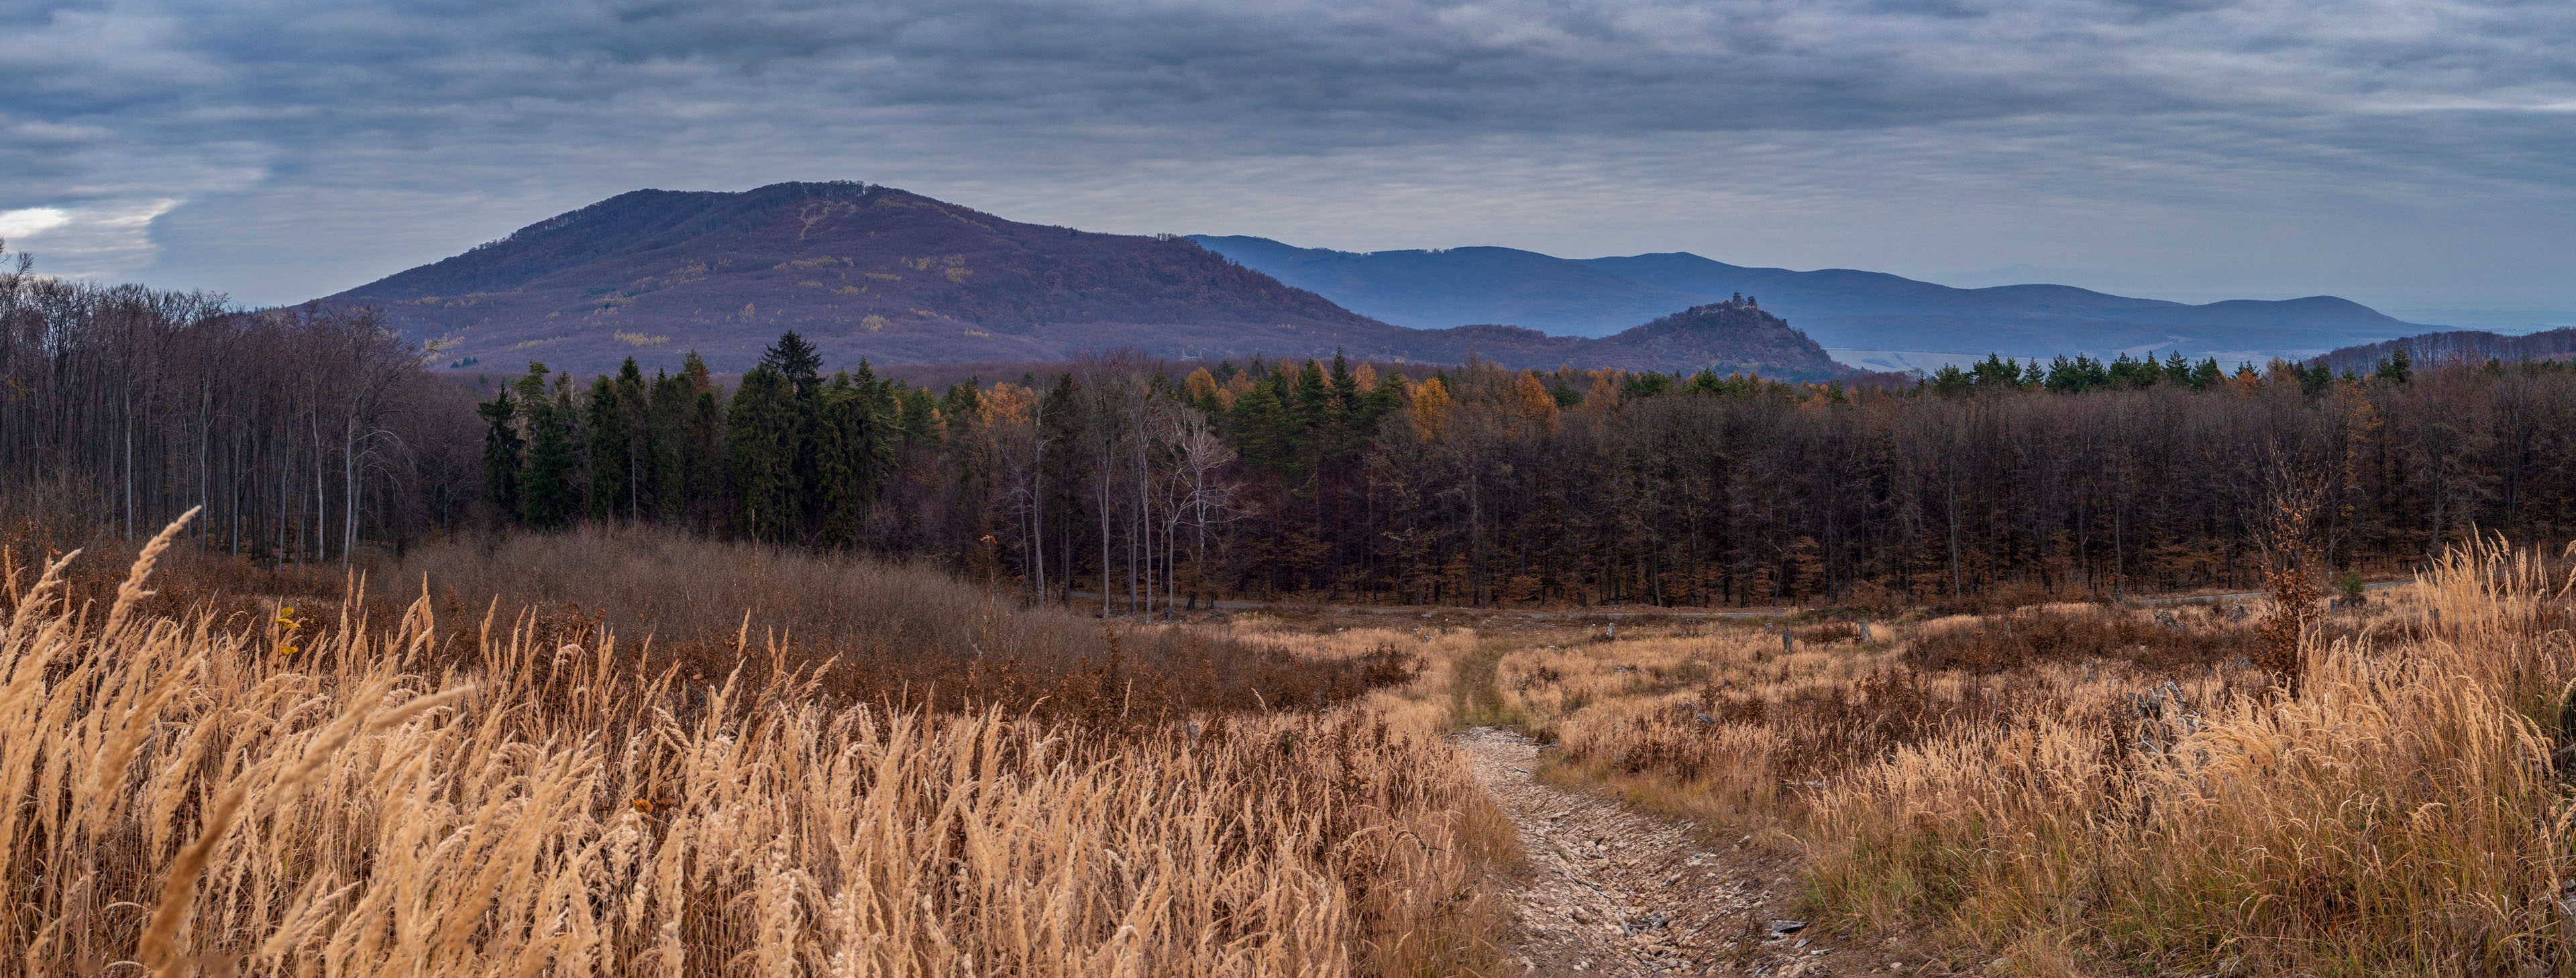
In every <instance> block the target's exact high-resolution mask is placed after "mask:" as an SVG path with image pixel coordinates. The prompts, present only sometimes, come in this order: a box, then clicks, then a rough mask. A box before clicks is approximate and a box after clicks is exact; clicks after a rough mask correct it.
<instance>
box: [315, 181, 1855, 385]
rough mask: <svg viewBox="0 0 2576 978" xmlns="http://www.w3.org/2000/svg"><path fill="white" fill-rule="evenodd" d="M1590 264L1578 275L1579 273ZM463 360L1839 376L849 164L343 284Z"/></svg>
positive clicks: (1777, 333) (535, 234) (1704, 339)
mask: <svg viewBox="0 0 2576 978" xmlns="http://www.w3.org/2000/svg"><path fill="white" fill-rule="evenodd" d="M1587 275H1589V273H1587ZM330 299H332V301H348V304H371V306H381V309H384V314H386V319H389V322H392V324H397V327H399V329H404V332H407V335H412V337H417V340H428V342H435V345H438V347H440V358H443V360H446V363H456V365H482V363H489V365H495V368H518V365H523V363H528V360H544V363H549V365H554V368H559V371H574V373H605V371H616V365H618V363H621V360H626V358H629V355H631V358H636V360H639V363H641V365H644V368H677V365H680V360H683V355H685V353H688V350H698V353H701V355H703V360H706V363H708V365H711V368H714V371H719V373H729V371H742V368H750V363H752V360H755V358H757V350H760V347H762V345H765V342H768V340H770V337H775V335H778V332H786V329H793V332H801V335H804V337H809V340H811V342H814V345H817V347H819V350H822V353H824V355H827V358H832V360H835V363H845V360H858V358H871V360H876V363H961V360H1066V358H1072V355H1077V353H1084V350H1108V347H1139V350H1146V353H1151V355H1164V358H1208V360H1216V358H1229V355H1231V358H1249V355H1273V358H1280V355H1332V353H1337V350H1342V353H1350V355H1360V358H1376V360H1430V363H1461V360H1466V358H1468V355H1479V358H1486V360H1494V363H1504V365H1530V368H1556V365H1569V363H1571V365H1595V368H1602V365H1615V368H1628V371H1680V373H1690V371H1721V373H1728V371H1762V373H1765V376H1772V378H1788V381H1816V378H1829V376H1842V373H1852V371H1847V368H1842V365H1837V363H1834V360H1832V358H1826V353H1824V350H1821V347H1816V345H1814V342H1808V340H1806V337H1803V335H1798V332H1793V329H1788V324H1783V322H1780V319H1777V317H1767V314H1762V311H1759V309H1749V306H1731V309H1734V311H1726V314H1716V311H1695V314H1674V309H1685V306H1692V304H1690V301H1680V299H1672V301H1667V304H1646V306H1638V309H1636V311H1633V317H1631V319H1628V324H1636V322H1643V319H1656V317H1667V314H1672V317H1669V319H1664V322H1659V324H1654V327H1636V329H1628V332H1625V335H1618V337H1607V340H1579V337H1548V335H1543V332H1533V329H1512V327H1468V329H1406V327H1394V324H1386V322H1376V319H1368V317H1360V314H1352V311H1347V309H1342V306H1334V304H1332V301H1327V299H1321V296H1316V293H1311V291H1303V288H1291V286H1283V283H1278V281H1275V278H1270V275H1265V273H1260V270H1252V268H1244V265H1239V263H1231V260H1226V257H1221V255H1216V252H1208V250H1203V247H1198V245H1193V242H1188V239H1177V237H1139V234H1092V232H1079V229H1069V226H1041V224H1018V221H1005V219H997V216H992V214H979V211H971V208H963V206H956V203H943V201H933V198H925V196H917V193H907V190H896V188H881V185H860V183H778V185H768V188H757V190H744V193H677V190H634V193H621V196H616V198H608V201H600V203H592V206H587V208H580V211H572V214H562V216H554V219H546V221H538V224H531V226H526V229H518V232H515V234H510V237H505V239H500V242H489V245H482V247H474V250H469V252H464V255H456V257H448V260H440V263H433V265H420V268H412V270H404V273H399V275H389V278H384V281H376V283H368V286H358V288H350V291H345V293H337V296H330Z"/></svg>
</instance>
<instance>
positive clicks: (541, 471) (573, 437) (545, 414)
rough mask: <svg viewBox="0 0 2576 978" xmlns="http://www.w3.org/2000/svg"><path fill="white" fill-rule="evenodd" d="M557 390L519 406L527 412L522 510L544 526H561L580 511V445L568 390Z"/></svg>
mask: <svg viewBox="0 0 2576 978" xmlns="http://www.w3.org/2000/svg"><path fill="white" fill-rule="evenodd" d="M557 386H558V387H564V388H568V386H569V385H564V384H558V385H557ZM557 393H558V395H560V396H558V397H554V398H547V397H538V398H536V399H534V400H530V401H527V402H525V403H524V404H523V405H522V410H524V411H526V412H527V414H528V467H527V475H526V476H525V477H524V478H522V480H521V484H522V485H523V486H524V487H525V493H526V501H525V502H524V503H523V505H522V510H523V511H524V512H525V513H526V514H527V521H528V522H529V523H531V524H534V525H536V526H541V527H547V528H552V527H558V526H562V525H564V524H565V523H566V522H568V521H570V520H571V519H572V517H573V515H574V514H575V513H579V512H580V511H581V484H580V482H579V481H577V480H578V478H579V476H580V468H581V444H580V442H579V440H578V435H577V433H576V432H575V431H574V426H573V411H572V404H571V398H570V397H569V394H568V390H559V391H558V392H557Z"/></svg>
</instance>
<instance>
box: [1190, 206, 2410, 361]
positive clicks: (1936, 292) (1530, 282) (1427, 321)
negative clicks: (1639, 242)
mask: <svg viewBox="0 0 2576 978" xmlns="http://www.w3.org/2000/svg"><path fill="white" fill-rule="evenodd" d="M1192 240H1195V241H1197V242H1199V243H1200V244H1202V245H1205V246H1207V247H1208V248H1209V249H1211V250H1214V251H1216V252H1218V253H1220V254H1223V255H1225V256H1226V257H1229V258H1232V259H1234V260H1236V261H1239V262H1242V263H1243V264H1245V265H1247V266H1250V267H1252V268H1255V269H1259V270H1261V271H1263V272H1266V273H1269V274H1270V275H1271V276H1272V277H1274V278H1277V279H1278V280H1280V281H1281V282H1284V283H1286V284H1288V285H1291V286H1296V287H1299V288H1304V289H1308V290H1311V291H1313V292H1315V293H1317V294H1319V295H1322V296H1324V297H1325V298H1328V299H1331V300H1333V301H1334V302H1336V303H1338V304H1340V305H1342V306H1343V307H1345V308H1348V309H1351V310H1353V311H1355V312H1358V313H1361V314H1363V315H1368V316H1374V317H1376V318H1378V319H1382V320H1385V321H1387V322H1391V323H1396V324H1400V325H1405V326H1413V327H1417V328H1437V327H1443V326H1453V325H1458V324H1462V323H1474V322H1507V323H1514V324H1517V325H1521V326H1527V327H1531V328H1535V329H1540V330H1545V331H1548V332H1553V333H1569V334H1575V335H1594V336H1597V335H1602V334H1605V333H1608V332H1611V331H1613V330H1616V329H1619V328H1622V327H1624V326H1625V325H1626V324H1628V323H1633V322H1636V321H1638V320H1639V319H1640V318H1643V317H1647V316H1652V315H1655V314H1657V313H1656V312H1655V311H1656V310H1669V309H1673V308H1676V307H1680V306H1687V305H1695V304H1701V303H1707V302H1713V301H1717V300H1719V299H1722V298H1724V297H1726V296H1729V295H1731V294H1735V293H1743V294H1748V295H1753V296H1756V297H1758V298H1760V299H1761V301H1762V307H1763V308H1764V309H1766V310H1769V311H1771V312H1773V313H1776V314H1779V315H1781V316H1784V317H1786V318H1787V319H1788V320H1789V321H1790V322H1792V323H1796V324H1797V325H1798V326H1799V328H1800V329H1802V330H1803V331H1805V332H1806V333H1807V334H1808V335H1810V336H1813V337H1815V338H1816V340H1817V341H1818V342H1820V343H1821V344H1823V345H1824V346H1827V347H1834V348H1852V349H1864V350H1924V351H1944V352H1953V353H1985V352H1989V351H2004V352H2007V353H2012V354H2014V355H2018V356H2042V355H2054V354H2071V353H2077V352H2092V353H2101V354H2107V353H2110V352H2113V351H2118V350H2145V349H2151V348H2152V349H2163V350H2177V349H2179V350H2185V351H2190V352H2202V351H2275V352H2281V353H2284V354H2296V355H2311V354H2315V353H2318V352H2322V351H2324V350H2328V349H2332V348H2334V347H2338V346H2343V345H2346V344H2349V343H2353V342H2356V341H2360V340H2372V339H2381V338H2388V337H2394V336H2398V335H2401V334H2404V333H2407V332H2410V331H2414V330H2417V329H2420V328H2421V327H2416V326H2413V325H2410V324H2408V323H2405V322H2402V321H2399V320H2397V319H2394V318H2391V317H2389V316H2386V315H2383V314H2381V313H2379V312H2377V311H2375V310H2372V309H2370V308H2369V307H2367V306H2363V305H2361V304H2359V303H2356V302H2352V301H2350V300H2346V299H2340V298H2336V297H2333V296H2311V297H2308V298H2304V299H2288V300H2280V301H2264V300H2251V299H2238V300H2229V301H2224V302H2213V303H2208V304H2206V305H2188V304H2185V303H2179V302H2167V301H2163V300H2158V299H2135V298H2128V297H2124V296H2116V295H2108V294H2105V293H2101V292H2094V291H2091V290H2088V289H2079V288H2074V287H2072V286H2064V285H2006V286H1997V287H1993V288H1983V289H1958V288H1951V287H1949V286H1946V285H1938V284H1934V283H1931V282H1921V281H1916V280H1913V279H1908V278H1904V277H1901V276H1896V275H1890V274H1886V273H1884V272H1865V271H1855V270H1851V269H1821V270H1817V271H1810V272H1799V271H1791V270H1789V269H1783V268H1749V267H1745V266H1740V265H1729V264H1726V263H1724V262H1720V261H1713V260H1711V259H1707V258H1703V257H1700V256H1698V255H1694V254H1690V253H1687V252H1665V253H1658V254H1645V255H1630V256H1626V257H1615V258H1588V259H1569V258H1557V257H1554V256H1550V255H1543V254H1539V253H1537V252H1532V251H1522V250H1519V249H1514V248H1494V247H1468V248H1448V249H1442V250H1437V251H1419V250H1416V251H1377V252H1364V253H1363V252H1346V251H1333V250H1329V249H1322V248H1299V247H1295V246H1292V245H1287V244H1282V243H1280V242H1277V241H1273V240H1270V239H1267V238H1253V237H1221V236H1211V235H1196V236H1193V237H1192Z"/></svg>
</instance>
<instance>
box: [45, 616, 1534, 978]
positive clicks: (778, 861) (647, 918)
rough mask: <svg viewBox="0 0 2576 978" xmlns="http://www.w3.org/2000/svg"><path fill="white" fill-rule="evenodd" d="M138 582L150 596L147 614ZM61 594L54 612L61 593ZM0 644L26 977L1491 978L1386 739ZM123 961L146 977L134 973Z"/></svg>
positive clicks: (1435, 788) (779, 683)
mask: <svg viewBox="0 0 2576 978" xmlns="http://www.w3.org/2000/svg"><path fill="white" fill-rule="evenodd" d="M144 569H148V568H138V573H137V574H136V575H135V579H134V580H132V581H130V582H129V583H130V584H131V585H132V586H133V587H134V588H135V589H136V590H138V591H139V590H140V589H141V587H142V586H143V583H144V581H143V579H142V578H143V575H142V573H140V572H139V571H140V570H144ZM42 587H43V586H42V585H40V586H39V590H41V589H42ZM117 624H118V627H116V628H114V629H99V630H84V629H81V628H79V627H77V623H76V622H75V621H74V620H73V619H71V618H69V617H66V615H65V613H64V610H63V609H61V608H59V607H55V606H54V605H52V604H51V603H50V602H47V601H45V600H42V599H31V600H22V601H21V603H20V606H19V609H18V613H17V614H16V615H14V616H13V617H12V618H11V620H10V621H9V623H8V627H7V629H6V631H5V632H0V795H5V797H7V798H9V799H12V800H13V803H12V804H10V805H8V806H5V807H0V872H5V873H6V874H7V878H8V879H9V880H11V881H12V900H11V904H10V906H9V908H8V909H7V910H6V911H5V912H0V960H6V961H8V962H10V965H9V970H13V971H20V972H24V973H30V974H38V973H62V972H68V971H71V970H73V969H74V967H75V966H76V964H78V963H80V962H115V963H118V964H119V965H121V966H126V967H131V966H138V965H140V966H149V970H151V971H152V972H153V973H155V974H161V975H184V974H191V973H196V972H197V971H198V970H199V968H200V963H201V962H224V961H231V960H235V959H238V961H239V966H240V967H241V968H242V969H243V970H245V971H246V972H247V973H250V974H261V975H308V974H311V975H358V974H370V975H371V974H394V973H404V974H420V975H530V974H554V975H573V974H597V975H619V976H625V975H683V974H685V975H704V974H737V973H741V974H780V975H784V974H835V975H966V974H985V973H1011V974H1021V975H1114V974H1125V975H1164V974H1226V975H1269V974H1292V973H1293V974H1300V975H1345V974H1362V973H1430V972H1440V971H1456V970H1461V969H1466V970H1475V969H1478V968H1489V967H1493V966H1495V965H1496V961H1497V959H1496V957H1495V951H1494V947H1493V938H1494V935H1495V927H1496V926H1497V922H1498V921H1499V919H1500V918H1499V916H1498V915H1497V914H1496V913H1495V911H1494V909H1493V908H1492V907H1491V906H1490V904H1489V903H1488V902H1487V900H1486V897H1485V896H1484V894H1483V891H1482V890H1481V889H1480V880H1481V875H1480V874H1481V872H1482V870H1481V869H1480V867H1479V865H1478V864H1477V862H1476V861H1475V860H1474V859H1472V858H1470V856H1469V855H1468V854H1469V853H1470V852H1474V851H1479V850H1481V849H1486V848H1490V840H1483V839H1480V838H1479V834H1480V833H1481V834H1490V833H1492V832H1493V831H1494V830H1495V820H1494V819H1492V818H1491V817H1490V815H1491V813H1490V810H1489V809H1488V808H1487V807H1486V803H1485V802H1484V801H1483V799H1482V798H1481V796H1480V795H1479V794H1478V793H1477V792H1476V790H1475V788H1474V784H1473V781H1472V778H1471V777H1470V776H1469V775H1468V774H1467V773H1466V770H1465V767H1464V765H1463V763H1462V760H1461V758H1460V757H1459V756H1458V755H1457V754H1456V753H1455V752H1454V749H1453V748H1452V747H1450V746H1449V745H1448V744H1447V743H1446V742H1445V741H1444V740H1442V739H1441V738H1439V737H1438V736H1437V735H1436V733H1435V732H1433V731H1432V730H1430V729H1429V728H1428V727H1427V726H1426V727H1413V726H1395V725H1390V724H1389V723H1387V722H1385V721H1384V720H1383V719H1381V718H1379V717H1378V716H1377V715H1375V714H1372V713H1369V712H1367V711H1365V710H1358V709H1346V710H1340V711H1334V712H1326V713H1299V714H1278V715H1261V716H1207V717H1202V718H1201V719H1202V723H1200V724H1199V725H1197V727H1196V728H1194V729H1182V728H1179V727H1174V728H1170V729H1165V730H1149V731H1131V732H1126V733H1122V734H1119V735H1117V736H1109V735H1104V734H1101V733H1098V732H1094V731H1086V730H1084V729H1080V728H1076V727H1068V726H1051V725H1045V724H1040V723H1036V722H1034V721H1030V720H1027V719H1021V718H1015V717H1013V716H1010V715H1006V714H1003V713H1000V712H998V711H986V712H982V713H976V714H967V715H959V714H946V715H925V714H922V713H905V712H897V713H888V712H885V711H882V710H876V709H870V708H866V707H853V708H847V709H834V708H828V707H826V706H823V705H821V704H818V703H816V702H814V701H811V700H809V699H805V698H800V697H799V696H798V695H797V687H796V686H795V685H794V683H795V682H796V679H795V677H793V676H785V677H783V678H776V679H773V680H771V681H770V682H768V683H767V684H766V685H763V686H760V687H751V686H749V685H747V684H746V683H745V682H744V681H742V680H741V679H740V677H739V676H736V677H734V678H731V679H728V678H726V677H721V676H719V677H713V678H711V679H708V680H705V681H703V682H692V681H687V680H682V679H679V678H677V677H674V676H671V675H668V674H665V675H660V676H648V675H645V674H642V673H641V672H640V671H639V670H638V669H637V668H636V664H637V662H638V661H639V660H638V657H637V656H636V655H635V653H634V652H633V651H631V650H626V649H621V648H620V647H619V646H618V644H617V642H616V639H615V637H614V636H613V635H608V636H604V638H603V640H602V641H599V642H597V643H596V646H597V647H595V648H583V647H576V646H552V647H549V646H544V645H539V644H537V643H535V642H534V641H532V635H531V629H530V627H529V624H528V623H527V622H526V621H522V622H521V623H520V625H519V626H517V627H503V628H496V629H491V630H488V631H487V633H486V638H485V639H484V640H483V641H482V643H481V647H480V648H478V649H476V650H474V654H473V655H471V656H467V657H462V658H463V659H464V660H466V661H471V662H474V663H479V664H478V665H474V666H471V667H466V666H449V667H442V669H441V671H439V672H437V673H435V674H431V673H427V672H424V671H422V665H423V664H424V663H428V662H431V661H440V662H454V661H458V660H459V657H454V656H449V657H442V658H434V657H433V651H434V650H432V649H431V648H430V645H431V641H430V639H431V636H432V633H433V629H435V616H434V614H433V612H432V609H431V607H430V605H429V603H428V602H427V601H426V600H424V601H422V602H420V603H417V604H415V605H414V606H413V607H412V608H411V609H410V610H409V611H408V612H407V613H406V614H404V615H403V616H402V617H401V620H400V621H399V622H398V623H396V624H395V625H393V626H391V627H389V628H383V629H377V628H374V627H371V626H370V625H369V623H367V622H366V621H364V620H350V621H347V622H344V623H343V624H342V625H340V626H339V627H335V628H332V629H328V630H325V631H324V632H322V633H321V634H320V635H319V636H317V637H315V638H314V639H313V640H311V641H310V642H309V643H308V644H307V645H306V647H304V648H303V649H302V650H300V652H299V653H298V654H297V655H294V656H291V657H290V656H284V655H281V654H279V651H278V650H277V648H276V647H275V646H274V645H273V644H272V643H269V642H267V641H265V640H264V638H263V633H262V632H260V631H259V630H258V629H251V630H247V631H244V630H238V629H235V628H233V627H231V625H229V624H228V623H225V622H218V621H213V620H208V619H203V618H198V619H190V620H173V619H168V618H160V617H153V616H150V615H147V614H140V613H137V614H132V615H130V616H129V617H128V618H126V619H124V620H121V621H119V622H118V623H117ZM127 962H132V964H130V965H129V964H125V963H127Z"/></svg>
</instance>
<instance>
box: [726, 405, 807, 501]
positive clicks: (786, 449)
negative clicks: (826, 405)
mask: <svg viewBox="0 0 2576 978" xmlns="http://www.w3.org/2000/svg"><path fill="white" fill-rule="evenodd" d="M725 427H726V430H725V443H726V446H727V447H728V448H730V449H731V450H732V451H731V454H732V463H733V465H732V468H733V483H734V489H735V492H736V494H737V497H738V498H737V500H736V502H737V504H738V506H739V509H738V510H737V511H736V515H737V518H738V519H739V520H740V521H741V526H742V530H743V532H744V533H746V534H748V535H750V536H751V537H752V538H753V539H756V540H768V541H773V542H775V541H784V540H788V539H791V538H793V537H794V536H795V534H796V533H797V531H798V530H799V529H800V524H801V523H802V522H803V520H804V514H805V505H804V499H803V493H802V492H800V489H801V488H802V487H801V486H799V485H798V484H797V483H798V480H797V478H796V448H797V444H796V442H797V431H796V428H797V411H796V393H795V388H794V385H793V384H792V383H791V382H790V381H789V380H788V379H787V375H786V374H783V373H780V372H779V371H778V370H777V368H774V367H771V366H769V365H767V364H762V365H761V366H759V367H755V368H753V369H752V371H751V372H750V373H747V374H744V375H742V384H741V385H740V386H737V387H736V388H734V392H733V404H732V408H731V410H730V412H729V413H728V416H727V418H726V426H725Z"/></svg>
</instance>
